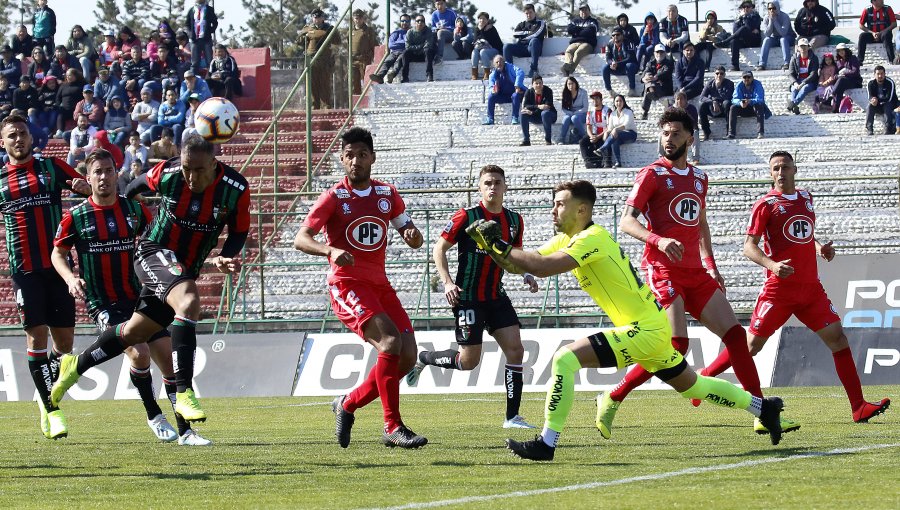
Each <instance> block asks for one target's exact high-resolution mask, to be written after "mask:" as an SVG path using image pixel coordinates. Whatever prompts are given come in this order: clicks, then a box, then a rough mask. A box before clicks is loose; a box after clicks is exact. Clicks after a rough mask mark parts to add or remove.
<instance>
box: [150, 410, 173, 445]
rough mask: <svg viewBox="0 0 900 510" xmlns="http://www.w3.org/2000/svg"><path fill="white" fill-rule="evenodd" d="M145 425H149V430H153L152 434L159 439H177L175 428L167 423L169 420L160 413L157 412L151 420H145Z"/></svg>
mask: <svg viewBox="0 0 900 510" xmlns="http://www.w3.org/2000/svg"><path fill="white" fill-rule="evenodd" d="M147 426H149V427H150V430H152V431H153V434H154V435H156V438H157V439H159V440H160V441H165V442H166V443H171V442H172V441H175V440H176V439H178V432H176V431H175V428H174V427H173V426H172V424H171V423H169V420H167V419H166V415H164V414H162V413H160V414H157V415H156V416H155V417H154V418H153V419H152V420H147Z"/></svg>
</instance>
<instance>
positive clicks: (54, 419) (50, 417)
mask: <svg viewBox="0 0 900 510" xmlns="http://www.w3.org/2000/svg"><path fill="white" fill-rule="evenodd" d="M47 425H48V426H49V428H48V430H49V431H50V435H49V436H47V437H48V438H50V439H60V438H63V437H66V436H68V435H69V425H68V424H67V423H66V417H65V416H64V415H63V412H62V411H61V410H59V409H57V410H56V411H51V412H49V413H47Z"/></svg>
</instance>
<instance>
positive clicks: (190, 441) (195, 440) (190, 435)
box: [178, 429, 212, 446]
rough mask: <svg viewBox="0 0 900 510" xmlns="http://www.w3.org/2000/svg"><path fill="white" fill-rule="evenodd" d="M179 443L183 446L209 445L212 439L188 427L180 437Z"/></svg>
mask: <svg viewBox="0 0 900 510" xmlns="http://www.w3.org/2000/svg"><path fill="white" fill-rule="evenodd" d="M178 444H179V445H181V446H209V445H211V444H212V441H210V440H209V439H206V438H205V437H203V436H201V435H200V434H198V433H196V432H194V431H193V430H192V429H187V431H185V433H184V435H182V436H179V437H178Z"/></svg>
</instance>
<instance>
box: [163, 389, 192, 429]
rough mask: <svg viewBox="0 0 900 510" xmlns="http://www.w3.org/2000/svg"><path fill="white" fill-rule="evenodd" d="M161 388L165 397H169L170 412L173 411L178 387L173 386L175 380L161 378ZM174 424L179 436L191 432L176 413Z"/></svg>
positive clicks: (189, 427)
mask: <svg viewBox="0 0 900 510" xmlns="http://www.w3.org/2000/svg"><path fill="white" fill-rule="evenodd" d="M163 386H164V387H165V388H166V396H167V397H169V403H171V404H172V411H175V392H177V391H178V386H177V385H176V384H175V378H174V377H166V376H163ZM175 424H176V425H177V426H178V435H179V436H183V435H184V433H185V432H187V431H188V430H191V426H190V425H188V422H186V421H185V420H184V418H182V417H181V415H180V414H178V413H175Z"/></svg>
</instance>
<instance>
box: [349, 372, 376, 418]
mask: <svg viewBox="0 0 900 510" xmlns="http://www.w3.org/2000/svg"><path fill="white" fill-rule="evenodd" d="M377 367H378V362H377V361H376V362H375V366H373V367H372V370H370V371H369V375H368V376H366V380H365V381H363V382H362V384H360V385H359V386H357V387H356V389H355V390H353V391H351V392H350V393H349V394H348V395H347V398H345V399H344V411H347V412H348V413H353V412H356V410H357V409H359V408H360V407H365V406H366V405H368V404H369V402H371V401H373V400H375V399H376V398H378V385H377V384H376V382H375V379H376V377H377V376H376V375H375V372H376V368H377Z"/></svg>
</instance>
